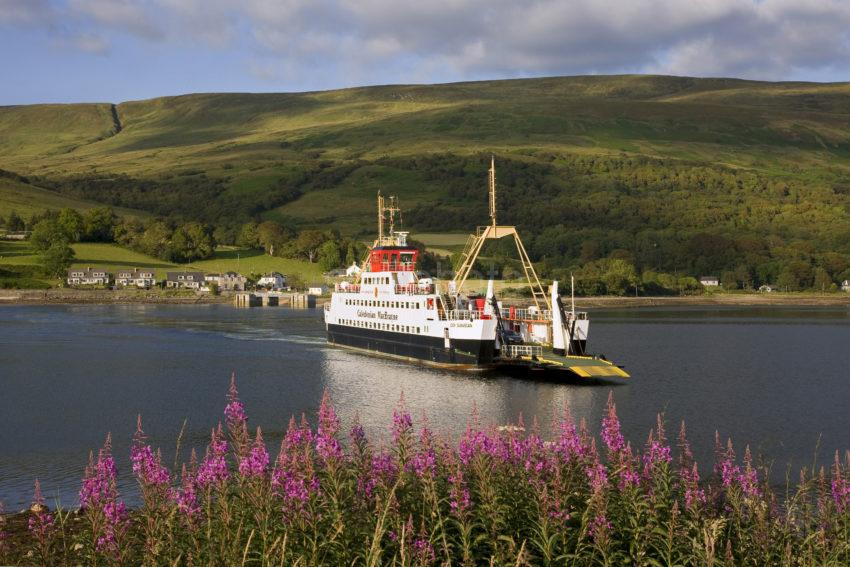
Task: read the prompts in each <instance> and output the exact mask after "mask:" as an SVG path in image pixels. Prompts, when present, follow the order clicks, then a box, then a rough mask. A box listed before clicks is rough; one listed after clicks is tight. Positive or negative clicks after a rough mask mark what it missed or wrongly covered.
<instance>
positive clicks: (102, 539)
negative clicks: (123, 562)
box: [95, 500, 129, 555]
mask: <svg viewBox="0 0 850 567" xmlns="http://www.w3.org/2000/svg"><path fill="white" fill-rule="evenodd" d="M103 519H104V524H103V531H102V532H101V534H100V536H99V537H98V538H97V541H96V542H95V549H97V550H98V551H101V552H106V553H110V554H112V555H118V554H119V553H120V541H121V538H122V537H123V535H124V534H125V533H126V531H127V528H128V527H129V518H128V516H127V510H126V508H125V506H124V503H123V502H117V501H114V500H113V501H110V502H107V503H106V504H104V506H103Z"/></svg>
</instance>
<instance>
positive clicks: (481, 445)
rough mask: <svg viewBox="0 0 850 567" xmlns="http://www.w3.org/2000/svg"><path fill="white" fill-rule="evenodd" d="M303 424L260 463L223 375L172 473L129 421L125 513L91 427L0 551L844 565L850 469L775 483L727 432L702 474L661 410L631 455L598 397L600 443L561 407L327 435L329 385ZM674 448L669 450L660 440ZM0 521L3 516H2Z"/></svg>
mask: <svg viewBox="0 0 850 567" xmlns="http://www.w3.org/2000/svg"><path fill="white" fill-rule="evenodd" d="M317 423H318V425H317V427H315V428H313V427H311V425H310V424H309V422H308V421H307V420H306V418H304V417H303V416H302V418H301V419H300V421H299V420H296V419H294V418H293V419H292V420H291V421H290V423H289V428H288V431H287V432H286V435H285V436H284V438H283V440H282V442H281V445H280V448H279V450H278V452H277V456H276V457H275V458H274V459H273V458H272V456H271V455H270V454H269V452H268V449H267V445H266V443H265V442H264V440H263V436H262V432H261V430H260V428H256V429H254V430H253V431H252V430H250V429H249V426H248V419H247V416H246V412H245V408H244V407H243V405H242V403H241V402H240V400H239V396H238V392H237V390H236V384H235V381H232V382H231V387H230V390H229V392H228V395H227V404H226V407H225V410H224V424H223V425H222V424H219V425H217V426H216V427H214V428H213V429H212V430H211V433H210V441H209V444H208V446H207V448H206V451H205V453H204V454H203V455H200V456H199V455H195V454H194V453H193V454H192V456H191V458H190V459H189V461H188V462H186V463H185V464H183V465H182V467H180V470H179V471H177V470H170V469H169V467H168V466H166V464H164V462H163V460H162V458H161V456H160V453H159V451H158V450H156V449H155V448H153V447H151V446H150V444H149V443H148V442H147V439H146V437H145V434H144V431H143V429H142V424H141V421H140V422H139V426H138V429H137V432H136V434H135V436H134V442H133V445H132V449H131V462H132V469H133V474H134V475H135V477H136V479H137V480H138V484H139V488H140V493H141V502H142V503H141V505H140V506H139V507H138V508H137V509H134V510H128V509H127V508H126V507H125V506H124V504H123V502H122V500H121V497H120V495H119V494H118V490H117V488H116V486H117V485H116V475H117V471H116V467H115V460H114V459H113V456H112V453H111V441H110V439H109V437H107V440H106V442H105V443H104V446H103V447H102V448H101V449H100V451H99V452H98V454H97V457H96V458H95V457H94V456H92V457H91V458H90V461H89V464H88V466H87V467H86V470H85V477H84V479H83V484H82V488H81V491H80V508H79V510H77V511H73V512H69V511H62V510H59V511H56V512H55V513H52V512H50V511H49V510H48V509H47V508H45V507H44V506H43V502H42V501H41V495H40V491H39V488H38V485H37V484H36V495H35V504H36V505H35V506H34V507H33V509H32V511H31V512H30V517H29V526H28V530H29V535H28V537H26V538H25V539H22V540H20V541H21V542H22V543H21V544H20V545H18V546H16V548H14V549H9V548H8V546H6V548H4V547H3V542H4V541H5V540H4V537H3V535H2V534H0V553H2V554H4V555H5V557H3V556H0V561H2V560H5V561H7V562H22V563H29V564H47V565H77V564H85V565H128V564H134V565H136V564H138V565H151V566H153V565H263V566H265V565H269V566H270V565H300V566H311V565H365V566H377V565H398V566H417V565H511V566H516V565H647V566H650V565H700V566H702V565H709V566H711V565H718V566H719V565H724V566H731V565H753V566H756V565H759V566H760V565H789V566H790V565H847V564H850V547H849V546H848V542H850V509H848V506H850V475H848V470H850V462H848V459H845V460H844V461H841V460H839V458H838V455H836V459H835V463H834V465H833V466H832V468H831V470H830V471H826V470H823V469H821V470H819V471H814V470H804V471H802V472H801V474H800V478H799V481H798V482H796V483H794V486H793V487H792V486H790V484H789V487H788V488H787V489H786V490H783V491H781V492H777V491H776V490H775V489H774V488H773V487H772V486H771V485H770V484H769V483H768V482H766V480H765V479H766V477H767V475H766V473H765V471H764V470H760V469H759V468H758V467H757V466H756V465H754V464H753V459H752V456H751V454H750V451H749V449H748V448H746V449H745V450H744V451H743V457H742V458H740V459H739V458H738V457H737V455H736V451H735V449H734V447H733V445H732V443H731V441H729V442H727V443H726V444H722V443H720V441H719V440H718V441H717V444H716V445H717V446H716V451H715V452H716V459H715V463H714V466H713V468H712V469H711V470H708V469H701V468H700V467H699V466H698V465H697V463H696V462H694V458H693V455H692V452H691V449H690V446H689V443H688V440H687V437H686V435H685V428H684V424H682V425H681V427H680V430H679V433H678V435H677V440H676V441H675V442H674V443H671V441H670V440H669V439H668V434H667V431H666V426H665V424H664V422H663V420H662V419H661V417H659V419H658V422H657V425H656V426H655V427H654V428H653V430H652V432H651V434H650V435H649V438H648V440H647V441H646V443H645V445H644V446H643V447H642V448H641V449H637V448H635V447H633V446H632V445H631V444H630V443H629V442H627V441H626V440H625V439H624V438H623V436H622V434H621V432H620V422H619V420H618V418H617V413H616V407H615V404H614V402H613V400H612V399H611V398H609V402H608V408H607V412H606V415H605V417H604V419H603V421H602V427H601V433H600V436H599V438H598V439H597V438H595V437H593V436H592V435H591V434H590V433H589V432H588V428H587V426H586V424H585V423H584V422H581V423H578V424H576V423H575V422H574V421H573V419H572V418H571V416H570V413H569V409H568V408H564V409H563V413H562V414H561V415H560V419H559V420H557V425H556V426H555V428H554V430H553V431H549V432H547V434H546V435H544V434H543V433H542V432H541V431H539V430H538V428H537V426H536V424H535V425H533V426H530V427H526V426H524V425H523V424H522V423H521V422H520V423H517V424H515V425H513V426H507V427H501V428H497V427H492V426H490V427H487V426H484V425H482V424H481V422H480V419H479V417H478V416H477V415H475V414H473V415H472V417H471V418H470V422H469V425H468V427H467V430H466V432H465V433H464V434H463V435H462V436H461V437H460V439H458V440H452V439H450V438H449V437H447V436H445V435H442V434H439V433H437V432H434V431H432V430H431V428H430V427H429V426H428V423H427V421H423V422H422V423H420V424H418V425H415V424H414V422H413V420H412V419H411V416H410V414H409V413H408V411H407V409H406V408H405V406H404V402H403V400H402V401H400V403H399V405H398V407H397V408H396V410H395V411H394V413H393V419H392V423H391V424H389V428H388V435H387V436H386V438H385V439H383V440H370V439H368V438H367V437H366V435H365V434H364V432H363V428H362V427H361V426H360V425H359V424H358V423H356V422H355V423H354V424H352V425H351V427H350V428H349V430H348V431H347V432H343V430H342V428H341V423H340V420H339V419H338V417H337V415H336V413H335V411H334V408H333V406H332V405H331V402H330V400H329V398H328V396H327V395H325V396H324V398H323V399H322V402H321V405H320V407H319V411H318V419H317ZM671 445H673V446H671ZM0 531H2V525H0Z"/></svg>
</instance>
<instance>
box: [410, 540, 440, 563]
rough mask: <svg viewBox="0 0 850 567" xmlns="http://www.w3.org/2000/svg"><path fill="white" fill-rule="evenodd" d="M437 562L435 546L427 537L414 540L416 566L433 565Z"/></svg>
mask: <svg viewBox="0 0 850 567" xmlns="http://www.w3.org/2000/svg"><path fill="white" fill-rule="evenodd" d="M436 560H437V554H436V552H435V551H434V546H433V545H431V542H430V540H429V539H428V538H427V537H425V536H420V537H417V538H416V539H415V540H413V562H414V564H416V565H432V564H433V563H434V562H435V561H436Z"/></svg>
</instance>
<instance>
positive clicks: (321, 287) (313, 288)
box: [307, 283, 328, 295]
mask: <svg viewBox="0 0 850 567" xmlns="http://www.w3.org/2000/svg"><path fill="white" fill-rule="evenodd" d="M327 292H328V286H326V285H325V284H323V283H311V284H310V285H309V286H308V287H307V293H308V294H310V295H325V294H326V293H327Z"/></svg>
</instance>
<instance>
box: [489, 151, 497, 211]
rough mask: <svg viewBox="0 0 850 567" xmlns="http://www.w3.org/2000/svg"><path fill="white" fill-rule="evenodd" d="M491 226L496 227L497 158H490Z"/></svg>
mask: <svg viewBox="0 0 850 567" xmlns="http://www.w3.org/2000/svg"><path fill="white" fill-rule="evenodd" d="M488 177H489V185H490V224H491V225H493V226H496V157H495V156H493V155H491V156H490V171H489V176H488Z"/></svg>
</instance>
